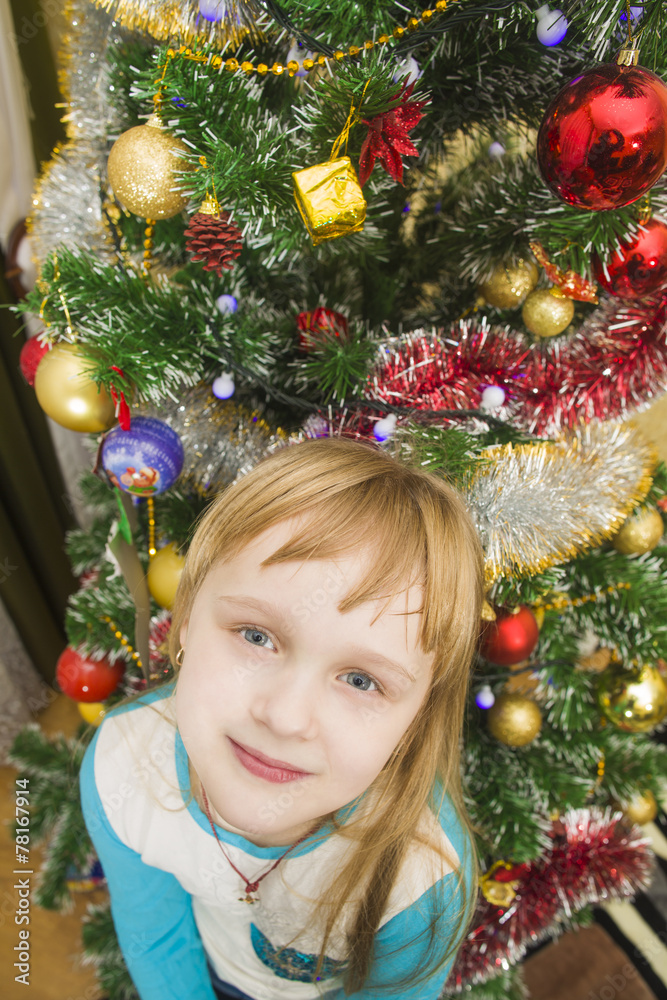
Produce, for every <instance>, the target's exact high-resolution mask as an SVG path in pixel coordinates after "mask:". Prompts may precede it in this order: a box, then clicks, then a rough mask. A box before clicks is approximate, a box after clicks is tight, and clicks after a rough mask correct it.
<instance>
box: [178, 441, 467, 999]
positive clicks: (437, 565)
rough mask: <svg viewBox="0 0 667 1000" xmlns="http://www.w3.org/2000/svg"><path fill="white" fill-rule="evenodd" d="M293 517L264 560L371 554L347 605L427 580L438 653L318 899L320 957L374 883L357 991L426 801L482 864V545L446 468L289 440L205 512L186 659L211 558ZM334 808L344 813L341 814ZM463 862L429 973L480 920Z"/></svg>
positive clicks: (182, 595)
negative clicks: (478, 749)
mask: <svg viewBox="0 0 667 1000" xmlns="http://www.w3.org/2000/svg"><path fill="white" fill-rule="evenodd" d="M290 519H296V521H295V525H296V527H295V534H294V535H293V537H292V538H291V539H290V540H289V541H288V542H287V543H286V544H285V545H283V546H282V547H281V548H279V549H278V550H277V551H276V552H274V553H273V555H271V556H270V557H269V558H268V559H267V560H266V561H265V565H269V564H272V563H279V562H286V561H303V560H307V559H332V558H336V557H338V556H341V555H343V554H349V553H358V552H360V551H361V552H368V551H370V553H371V554H372V558H370V559H368V560H367V565H366V572H365V575H363V574H362V578H361V579H360V581H359V583H358V584H357V585H356V586H355V587H354V588H353V589H352V590H351V591H350V592H348V593H347V594H345V595H344V596H343V599H342V600H341V602H340V603H339V605H338V609H339V611H340V612H341V613H345V612H346V611H349V610H352V609H353V608H355V607H357V606H359V605H361V604H364V603H365V602H367V601H371V600H377V599H380V600H381V601H386V602H387V603H389V602H390V601H391V600H392V599H393V598H394V597H396V596H398V595H399V594H402V593H404V592H405V591H406V590H407V589H408V587H409V586H411V585H415V586H420V587H421V589H422V593H423V603H422V607H421V609H420V610H421V621H420V631H419V637H420V642H421V645H422V648H423V650H424V652H426V653H432V654H433V679H432V683H431V687H430V690H429V692H428V694H427V696H426V698H425V700H424V703H423V705H422V706H421V708H420V710H419V712H418V713H417V715H416V717H415V719H414V720H413V722H412V723H411V725H410V727H409V728H408V730H407V732H406V733H405V735H404V737H403V739H402V740H401V743H400V745H399V748H397V750H396V751H395V752H394V754H393V755H392V757H391V758H390V760H389V761H388V762H387V764H386V765H385V767H384V769H383V771H382V772H381V774H380V775H379V776H378V778H377V779H376V780H375V782H374V783H373V785H372V786H371V787H372V789H373V792H374V796H373V810H372V812H370V811H369V814H367V815H363V816H362V819H361V820H357V821H355V820H354V814H353V816H352V820H350V819H349V817H348V818H347V819H346V821H345V823H344V824H343V825H339V827H338V830H339V833H340V834H341V835H343V836H347V837H350V838H352V839H353V840H354V841H356V843H357V849H356V850H353V851H352V852H351V853H350V857H349V860H348V861H347V863H346V864H345V867H344V868H343V870H342V871H341V872H339V873H338V874H337V876H336V879H335V882H334V883H333V884H332V885H331V886H330V887H329V889H328V891H327V892H325V893H323V896H322V899H321V901H320V902H319V903H318V906H317V911H316V917H320V918H321V919H322V926H323V941H322V948H321V954H320V965H321V963H322V961H323V958H324V953H325V948H326V944H327V941H328V940H329V938H330V937H331V935H332V933H333V931H334V928H335V927H336V925H337V922H338V920H339V919H340V918H341V916H342V914H343V908H344V907H345V905H346V902H347V901H349V900H350V899H353V898H358V896H359V892H358V890H359V886H366V891H365V893H363V894H362V899H361V901H360V902H359V905H358V907H357V912H356V914H355V915H354V918H353V919H352V921H351V924H350V925H349V927H350V933H349V935H348V940H349V954H348V962H347V971H346V979H345V988H346V990H347V991H348V992H354V991H355V990H359V989H360V988H361V986H362V984H363V982H364V980H365V979H366V977H367V975H368V972H369V969H370V964H371V957H372V948H373V940H374V936H375V933H376V931H377V929H378V927H379V926H380V923H381V920H382V916H383V913H384V911H385V909H386V905H387V901H388V898H389V894H390V892H391V889H392V887H393V886H394V884H395V882H396V879H397V877H398V874H399V870H400V868H401V865H402V863H403V861H404V859H405V857H406V853H407V852H408V850H409V848H410V846H411V844H413V843H414V842H415V834H416V830H417V827H418V825H419V822H420V819H421V818H423V816H424V811H425V809H426V808H427V807H430V808H432V809H433V810H434V811H435V813H436V815H437V811H438V809H439V806H440V804H441V802H442V798H443V797H444V796H445V795H448V796H449V797H450V798H451V800H452V802H453V804H454V806H455V807H456V809H457V812H458V815H459V816H460V817H461V821H462V823H463V824H464V826H466V827H467V829H468V833H469V837H468V840H469V851H470V855H469V857H468V862H469V866H470V862H471V861H472V863H473V864H472V867H473V870H476V866H475V865H474V848H473V846H472V845H473V841H472V836H471V835H470V828H469V824H468V821H467V818H466V813H465V807H464V805H463V801H462V793H461V784H460V741H461V734H462V726H463V717H464V710H465V704H466V696H467V687H468V675H469V670H470V664H471V660H472V657H473V654H474V650H475V646H476V643H477V638H478V632H479V623H480V613H481V602H482V598H483V585H482V579H483V574H482V551H481V546H480V543H479V540H478V538H477V534H476V532H475V530H474V528H473V526H472V523H471V521H470V518H469V517H468V514H467V512H466V510H465V508H464V505H463V503H462V501H461V499H460V497H459V496H458V494H457V493H456V492H455V491H454V490H453V489H452V488H451V487H449V486H448V485H447V484H446V483H445V482H444V481H443V480H442V479H439V478H436V477H434V476H432V475H430V474H427V473H424V472H423V471H421V470H417V469H411V468H408V467H407V466H405V465H403V464H400V463H399V462H397V461H396V460H395V459H393V458H392V457H390V456H389V455H388V454H386V453H385V452H382V451H379V450H377V449H376V448H375V447H373V446H371V445H364V444H361V443H358V442H355V441H350V440H345V439H342V438H328V439H321V440H315V441H307V442H305V443H303V444H299V445H295V446H290V447H286V448H283V449H282V450H281V451H279V452H277V453H275V454H274V455H272V456H271V457H269V458H267V459H264V460H263V461H262V462H260V463H259V464H258V465H257V466H256V467H255V468H254V469H253V470H252V471H251V472H250V473H248V475H247V476H245V477H244V478H243V479H241V480H240V481H238V482H237V483H236V484H235V485H234V486H232V487H230V488H229V489H228V490H227V491H225V492H224V493H223V494H222V495H221V496H220V497H219V498H218V499H217V500H216V501H215V503H214V504H212V505H211V507H210V508H209V509H208V510H207V512H206V513H205V515H204V516H203V518H202V520H201V522H200V524H199V527H198V529H197V531H196V533H195V536H194V538H193V541H192V544H191V546H190V550H189V552H188V557H187V560H186V564H185V568H184V571H183V575H182V578H181V582H180V586H179V589H178V594H177V597H176V602H175V606H174V610H173V617H172V627H171V636H170V652H171V656H172V662H173V663H174V664H175V660H176V654H177V651H178V648H179V634H180V631H181V626H182V625H183V624H184V623H185V622H187V620H188V618H189V615H190V612H191V609H192V605H193V602H194V599H195V597H196V595H197V593H198V591H199V588H200V587H201V585H202V582H203V581H204V579H205V577H206V575H207V574H208V572H209V571H210V570H211V568H212V567H213V565H214V564H215V563H217V562H218V561H220V560H224V559H229V558H233V557H234V555H236V554H237V553H238V552H240V551H241V550H242V549H243V548H244V547H245V546H246V545H247V544H248V543H249V542H251V541H252V540H253V539H254V538H256V537H257V536H258V535H260V534H261V533H262V532H264V531H266V530H267V529H268V528H271V527H272V526H273V525H277V524H279V523H281V522H284V521H287V520H290ZM175 669H177V668H176V667H175ZM435 789H438V796H439V798H438V800H437V801H436V798H437V797H438V796H436V792H435ZM363 812H364V811H363V810H362V813H363ZM331 819H333V822H334V823H335V821H336V817H331ZM463 867H464V862H463V859H461V863H460V865H459V866H458V869H457V876H456V877H457V878H458V880H459V895H458V899H459V901H460V903H461V912H460V918H459V920H458V923H457V925H456V931H455V933H454V934H453V936H450V933H449V932H448V934H447V939H448V940H449V941H450V942H453V943H452V944H451V947H449V948H448V949H447V951H446V953H445V954H443V953H442V951H443V945H442V943H441V942H439V940H438V939H439V933H438V928H437V926H436V919H437V914H436V915H435V918H434V920H433V923H432V926H431V936H430V947H429V958H430V960H429V961H428V962H426V963H423V964H422V968H421V969H420V970H419V973H420V975H419V976H418V978H421V974H423V975H424V976H426V975H430V974H432V973H433V972H434V971H435V970H436V969H437V968H438V967H439V966H441V965H442V964H444V962H445V961H446V960H447V958H448V957H450V956H451V954H452V952H453V951H455V950H456V948H458V945H459V943H460V940H461V937H462V936H463V933H464V931H465V927H466V925H467V923H468V921H469V919H470V916H471V907H472V902H473V900H474V896H475V892H474V890H475V885H474V884H473V885H471V884H470V882H468V884H467V885H466V882H465V880H464V878H463ZM473 882H474V877H473ZM450 929H451V927H450V928H448V931H450ZM438 950H439V951H440V954H438ZM411 981H412V982H414V979H412V980H411Z"/></svg>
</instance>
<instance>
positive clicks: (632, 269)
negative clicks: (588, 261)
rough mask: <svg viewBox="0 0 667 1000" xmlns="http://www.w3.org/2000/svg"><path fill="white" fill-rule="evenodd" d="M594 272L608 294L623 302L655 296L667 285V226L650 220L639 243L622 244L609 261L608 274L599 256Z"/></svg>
mask: <svg viewBox="0 0 667 1000" xmlns="http://www.w3.org/2000/svg"><path fill="white" fill-rule="evenodd" d="M593 271H594V272H595V277H596V279H597V281H598V282H599V283H600V284H601V285H602V287H603V288H604V289H606V291H608V292H610V293H611V294H612V295H618V296H620V297H621V298H623V299H635V298H641V296H642V295H650V293H651V292H655V291H656V290H657V289H658V288H660V287H661V285H664V284H666V283H667V226H666V225H665V223H664V222H661V221H660V220H659V219H649V221H648V222H647V223H646V224H645V227H644V229H640V230H639V233H638V234H637V236H636V237H635V239H633V240H629V241H628V242H627V243H626V242H624V243H621V245H620V247H619V249H618V250H617V251H616V253H615V254H614V255H613V256H612V257H610V258H609V260H608V261H607V267H606V271H605V269H604V268H603V266H602V262H601V260H600V258H599V257H598V256H597V254H596V255H595V256H594V257H593Z"/></svg>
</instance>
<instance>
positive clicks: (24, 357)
mask: <svg viewBox="0 0 667 1000" xmlns="http://www.w3.org/2000/svg"><path fill="white" fill-rule="evenodd" d="M50 350H51V345H50V344H42V343H41V342H40V339H39V337H28V339H27V340H26V342H25V344H24V345H23V347H22V348H21V353H20V354H19V368H20V369H21V373H22V375H23V378H24V379H25V380H26V382H27V383H28V385H34V384H35V373H36V371H37V366H38V365H39V363H40V361H41V360H42V358H43V357H44V355H45V354H46V353H47V352H48V351H50Z"/></svg>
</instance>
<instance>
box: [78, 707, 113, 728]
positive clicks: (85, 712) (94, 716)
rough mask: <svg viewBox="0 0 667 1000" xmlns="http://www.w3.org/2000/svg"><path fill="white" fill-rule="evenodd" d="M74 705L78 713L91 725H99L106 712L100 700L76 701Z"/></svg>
mask: <svg viewBox="0 0 667 1000" xmlns="http://www.w3.org/2000/svg"><path fill="white" fill-rule="evenodd" d="M76 707H77V708H78V709H79V715H80V716H81V718H82V719H85V721H86V722H89V723H90V724H91V726H99V724H100V723H101V721H102V719H103V718H104V716H105V715H106V714H107V710H106V707H105V705H104V703H103V702H101V701H77V703H76Z"/></svg>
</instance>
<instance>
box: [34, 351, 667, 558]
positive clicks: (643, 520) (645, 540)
mask: <svg viewBox="0 0 667 1000" xmlns="http://www.w3.org/2000/svg"><path fill="white" fill-rule="evenodd" d="M38 371H39V369H38ZM664 532H665V526H664V522H663V520H662V517H661V515H660V512H659V511H657V510H656V509H655V507H644V508H643V509H642V510H640V511H639V512H638V513H637V514H632V516H631V517H629V518H628V519H627V521H625V523H624V524H623V526H622V528H621V530H620V531H619V533H618V534H617V535H616V536H615V537H614V538H612V545H613V546H614V548H615V549H616V550H617V552H622V553H623V555H626V556H631V555H643V554H644V553H645V552H650V551H651V549H654V548H655V547H656V545H657V544H658V542H659V541H660V539H661V538H662V536H663V534H664Z"/></svg>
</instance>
